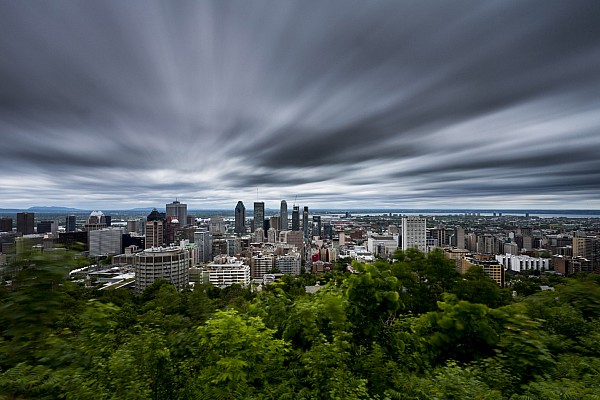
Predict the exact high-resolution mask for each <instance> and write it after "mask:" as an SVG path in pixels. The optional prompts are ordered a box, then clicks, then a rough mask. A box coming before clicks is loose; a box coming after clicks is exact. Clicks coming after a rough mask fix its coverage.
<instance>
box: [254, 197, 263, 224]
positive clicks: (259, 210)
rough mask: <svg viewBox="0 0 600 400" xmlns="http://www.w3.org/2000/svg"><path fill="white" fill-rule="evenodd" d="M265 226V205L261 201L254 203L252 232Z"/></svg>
mask: <svg viewBox="0 0 600 400" xmlns="http://www.w3.org/2000/svg"><path fill="white" fill-rule="evenodd" d="M264 225H265V203H263V202H262V201H256V202H254V230H256V229H258V228H261V229H263V227H264Z"/></svg>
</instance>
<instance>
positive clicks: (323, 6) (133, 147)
mask: <svg viewBox="0 0 600 400" xmlns="http://www.w3.org/2000/svg"><path fill="white" fill-rule="evenodd" d="M598 16H600V3H598V2H596V1H571V2H564V1H491V2H485V3H482V2H477V1H461V2H451V3H446V2H419V3H415V2H394V1H380V2H370V3H368V4H367V3H364V2H349V1H330V2H325V3H306V2H302V1H290V2H277V1H271V2H269V1H252V2H246V1H228V2H220V1H215V2H196V1H190V2H184V1H182V2H176V3H170V2H169V3H167V2H160V1H128V2H120V1H103V2H85V3H84V2H79V1H54V2H3V3H0V54H2V55H3V59H2V61H0V79H1V80H2V82H3V89H2V91H0V170H1V171H2V174H0V208H7V209H8V208H19V209H26V208H27V207H31V206H43V205H47V206H64V207H74V208H81V209H131V208H138V207H139V208H143V207H155V206H160V207H162V205H164V204H167V203H170V202H172V201H173V199H176V198H178V199H181V200H182V201H184V202H185V203H186V204H188V209H190V210H191V209H230V208H231V209H232V210H233V208H234V207H235V205H236V203H237V202H238V201H239V200H243V201H244V202H245V203H246V204H252V203H253V202H264V203H265V206H266V208H267V209H277V208H278V204H279V203H280V201H281V200H287V202H288V208H289V209H292V205H294V204H298V205H301V206H305V205H308V206H310V208H311V210H312V209H325V208H337V209H342V208H346V209H361V208H363V209H364V208H378V209H427V208H436V209H469V208H473V209H505V210H509V209H581V210H585V209H595V210H597V209H600V159H599V158H598V154H599V152H600V26H599V25H598V23H597V20H598ZM290 215H291V213H290Z"/></svg>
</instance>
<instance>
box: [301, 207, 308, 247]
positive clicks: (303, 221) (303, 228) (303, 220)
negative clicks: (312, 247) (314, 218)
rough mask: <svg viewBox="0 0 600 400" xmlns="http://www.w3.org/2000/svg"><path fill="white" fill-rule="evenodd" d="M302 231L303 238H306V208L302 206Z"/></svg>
mask: <svg viewBox="0 0 600 400" xmlns="http://www.w3.org/2000/svg"><path fill="white" fill-rule="evenodd" d="M302 230H303V232H304V238H305V239H306V238H308V235H309V234H310V228H309V226H308V206H304V210H303V211H302Z"/></svg>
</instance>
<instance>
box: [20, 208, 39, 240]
mask: <svg viewBox="0 0 600 400" xmlns="http://www.w3.org/2000/svg"><path fill="white" fill-rule="evenodd" d="M34 219H35V214H34V213H30V212H20V213H17V232H19V233H22V234H23V235H31V234H32V233H35V231H34V229H33V221H34Z"/></svg>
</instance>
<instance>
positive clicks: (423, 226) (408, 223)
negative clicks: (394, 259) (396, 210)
mask: <svg viewBox="0 0 600 400" xmlns="http://www.w3.org/2000/svg"><path fill="white" fill-rule="evenodd" d="M426 222H427V221H426V219H425V217H416V216H407V217H402V236H401V237H400V242H401V246H402V250H403V251H406V250H407V249H409V248H416V249H418V250H421V251H422V252H425V251H427V223H426Z"/></svg>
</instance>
